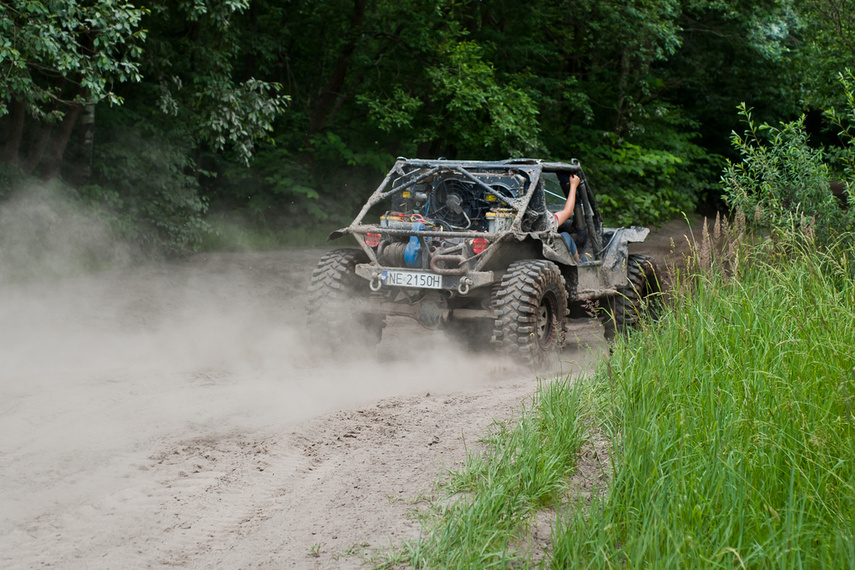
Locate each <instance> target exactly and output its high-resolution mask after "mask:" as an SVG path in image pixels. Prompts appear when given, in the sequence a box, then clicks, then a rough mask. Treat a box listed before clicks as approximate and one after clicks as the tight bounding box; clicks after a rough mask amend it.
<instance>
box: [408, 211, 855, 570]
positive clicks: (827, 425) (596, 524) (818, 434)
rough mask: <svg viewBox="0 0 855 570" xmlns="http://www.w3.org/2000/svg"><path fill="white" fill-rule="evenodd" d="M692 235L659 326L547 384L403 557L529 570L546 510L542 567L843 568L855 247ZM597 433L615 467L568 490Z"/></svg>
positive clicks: (852, 547)
mask: <svg viewBox="0 0 855 570" xmlns="http://www.w3.org/2000/svg"><path fill="white" fill-rule="evenodd" d="M701 233H702V236H699V240H698V244H697V248H696V249H695V250H694V256H693V257H692V259H691V265H690V266H689V267H688V268H683V269H681V270H680V271H679V272H678V277H677V282H676V284H675V286H674V288H673V289H672V290H671V292H670V298H669V303H668V308H667V309H666V311H665V313H664V314H663V315H662V316H661V318H660V319H659V320H658V321H656V322H651V323H647V324H646V325H645V326H643V327H642V328H641V329H640V330H638V331H636V332H634V333H633V334H632V335H631V336H629V337H627V338H623V339H619V340H618V341H617V342H616V344H615V346H614V351H613V353H612V355H611V356H610V357H609V358H608V359H607V360H605V361H604V362H602V363H601V365H600V367H599V368H598V370H597V371H596V373H595V374H594V375H593V376H591V377H588V378H579V379H577V380H576V381H575V382H570V381H569V379H563V380H557V381H555V382H543V383H542V384H541V385H540V389H539V390H538V392H537V394H536V395H535V396H534V402H535V403H536V405H535V406H534V408H533V411H532V413H530V414H526V415H524V416H523V418H522V419H521V420H519V422H518V423H517V424H516V425H515V426H502V427H501V429H498V430H497V431H496V432H495V433H493V434H491V435H490V436H489V437H487V438H486V442H487V443H488V450H487V451H486V452H485V453H484V454H473V455H472V457H471V458H470V459H469V461H468V463H467V464H466V465H465V466H464V467H463V468H462V469H461V470H460V471H458V472H456V473H453V474H451V475H450V476H448V478H447V479H446V480H445V482H444V483H443V484H442V485H441V486H440V493H439V495H438V496H440V497H443V498H441V499H438V500H437V501H436V502H435V504H434V508H435V513H436V516H435V517H428V518H426V519H425V533H424V535H423V537H422V539H421V540H419V541H418V542H417V543H415V544H410V545H407V546H406V552H407V553H408V554H407V556H406V557H405V558H406V560H407V561H408V562H409V563H411V564H413V565H414V566H416V567H425V568H486V567H526V566H536V565H538V564H537V561H538V559H539V557H540V555H539V554H537V553H536V552H534V553H533V552H532V551H531V549H530V548H529V545H528V538H527V537H528V532H529V528H530V525H531V524H533V522H534V520H535V519H534V514H535V511H536V509H548V510H551V511H553V512H554V513H557V522H556V524H555V525H554V528H553V531H552V537H551V545H550V547H549V548H548V549H547V551H546V553H545V554H543V556H544V558H543V559H542V562H541V563H542V564H543V565H544V566H546V567H551V568H586V567H590V568H608V567H630V568H638V567H651V566H654V567H670V568H700V567H704V568H709V567H721V568H733V567H755V568H756V567H774V568H855V445H853V443H855V441H853V438H855V415H853V413H855V351H853V350H852V347H853V346H855V270H853V268H852V266H851V260H852V259H853V258H855V247H853V245H852V242H851V241H847V240H846V239H843V238H845V237H847V236H841V239H839V240H837V241H835V242H834V243H831V244H828V246H827V247H824V248H821V249H818V248H817V246H816V243H815V240H814V238H813V237H812V236H810V235H806V234H804V233H802V232H801V231H798V230H794V231H790V232H787V233H779V234H777V235H776V237H775V238H772V237H769V238H767V239H764V240H761V241H760V242H759V243H754V242H751V240H750V238H749V237H748V236H746V235H744V234H742V235H740V233H741V227H740V226H739V225H735V226H734V227H724V228H723V227H721V226H717V227H716V228H712V229H711V230H710V231H707V228H704V230H703V231H702V232H701ZM547 402H548V403H549V404H544V403H547ZM563 426H567V427H563ZM585 430H587V432H586V431H585ZM595 432H597V433H600V434H604V435H606V436H608V438H609V439H610V441H611V447H610V449H609V455H610V457H611V470H610V473H611V476H610V480H609V482H608V488H607V491H606V492H605V493H604V494H602V495H598V494H596V493H595V494H594V495H593V497H592V498H591V497H587V496H582V495H579V494H577V493H576V490H574V489H572V488H569V487H568V485H567V484H568V481H569V476H570V474H572V473H573V470H574V466H575V462H576V459H577V457H578V456H577V452H578V450H579V449H580V447H581V445H582V443H583V441H584V440H585V439H586V438H588V437H590V436H591V434H592V433H595ZM562 434H567V435H566V436H565V435H562ZM547 472H548V473H549V474H548V475H546V474H545V473H547ZM443 493H445V494H444V495H443Z"/></svg>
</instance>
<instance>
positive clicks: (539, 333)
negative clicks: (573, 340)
mask: <svg viewBox="0 0 855 570" xmlns="http://www.w3.org/2000/svg"><path fill="white" fill-rule="evenodd" d="M555 314H556V301H555V296H554V295H552V294H546V295H544V296H543V298H541V300H540V305H539V306H538V307H537V313H536V314H535V318H536V320H535V329H534V330H535V338H536V339H537V344H538V345H539V346H540V348H541V349H544V350H546V349H549V348H552V345H553V344H555V332H556V331H555Z"/></svg>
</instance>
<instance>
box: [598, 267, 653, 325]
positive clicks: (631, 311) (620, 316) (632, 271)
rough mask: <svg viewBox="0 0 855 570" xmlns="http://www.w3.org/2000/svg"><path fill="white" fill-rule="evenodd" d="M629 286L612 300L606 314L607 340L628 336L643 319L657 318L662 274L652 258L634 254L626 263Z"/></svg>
mask: <svg viewBox="0 0 855 570" xmlns="http://www.w3.org/2000/svg"><path fill="white" fill-rule="evenodd" d="M626 279H627V282H626V284H625V285H624V286H623V287H621V288H620V289H618V294H617V295H615V296H614V297H612V298H611V299H609V303H608V305H607V307H606V310H605V312H604V313H603V315H602V319H603V328H604V333H603V336H605V338H606V340H614V338H615V336H616V335H617V334H626V333H627V332H628V331H629V330H631V329H632V328H633V327H635V326H637V325H638V324H639V323H640V321H641V320H642V319H643V318H653V317H655V316H656V313H657V311H658V306H659V302H660V296H659V292H660V288H659V272H658V269H657V267H656V262H655V261H653V258H652V257H650V256H648V255H640V254H631V255H629V256H628V257H627V260H626Z"/></svg>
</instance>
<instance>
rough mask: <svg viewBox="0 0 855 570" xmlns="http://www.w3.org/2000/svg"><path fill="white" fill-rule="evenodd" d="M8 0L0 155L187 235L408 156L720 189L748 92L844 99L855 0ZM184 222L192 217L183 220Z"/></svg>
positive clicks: (612, 183) (784, 100)
mask: <svg viewBox="0 0 855 570" xmlns="http://www.w3.org/2000/svg"><path fill="white" fill-rule="evenodd" d="M144 6H145V7H143V5H141V4H140V5H137V4H135V3H133V2H128V3H123V2H118V1H114V0H83V1H75V0H52V1H48V0H44V1H23V0H2V1H0V88H2V89H0V162H3V163H6V164H9V165H14V166H15V167H17V168H19V169H21V170H23V171H25V172H27V173H31V174H34V175H39V176H41V177H43V178H55V177H58V176H59V177H62V179H63V180H65V181H66V182H67V183H69V184H71V185H72V186H74V187H76V188H77V189H78V190H79V191H81V192H82V195H84V196H85V197H87V199H89V200H92V201H94V202H100V203H102V204H105V205H106V206H107V207H108V208H110V209H111V210H112V211H114V213H115V214H116V215H117V216H118V217H119V218H120V219H122V220H124V221H123V223H124V224H125V225H126V226H127V227H131V226H133V225H134V224H135V223H136V222H140V221H141V222H142V223H143V227H144V228H147V229H143V230H139V235H140V236H143V235H147V236H151V235H156V236H160V237H157V238H155V241H159V242H163V243H172V245H173V246H174V249H177V250H180V249H184V248H186V247H192V245H193V243H195V240H197V238H198V236H196V235H195V233H194V232H197V231H201V229H203V228H204V214H205V211H206V210H207V208H208V207H209V206H213V207H216V208H218V209H239V210H242V211H245V212H248V213H250V214H251V215H253V216H257V217H258V219H259V220H263V221H265V223H274V224H275V223H276V222H277V220H279V219H282V220H286V219H287V220H288V223H289V224H295V223H304V224H305V223H311V222H317V221H324V220H326V222H327V223H329V224H333V225H334V224H336V223H340V222H342V221H344V220H345V219H346V218H347V217H348V216H349V215H351V214H352V209H353V208H354V206H355V205H356V204H357V203H359V202H361V200H362V199H363V197H364V196H365V195H366V193H367V192H369V191H370V190H371V187H372V186H373V185H374V184H375V183H376V181H377V178H378V176H380V173H382V172H383V171H384V170H386V169H387V168H388V166H389V165H390V164H391V162H392V160H393V158H394V157H395V156H398V155H406V156H412V157H424V158H430V157H438V156H446V157H449V158H485V159H496V158H502V157H508V156H535V157H543V158H551V159H562V160H567V159H570V158H578V159H580V160H582V161H583V162H584V163H585V165H586V167H587V169H588V170H589V171H590V172H591V173H592V177H593V179H594V180H595V184H596V185H597V186H598V189H599V191H600V194H601V195H602V196H603V199H602V200H603V204H602V206H603V210H604V212H605V214H606V216H607V217H609V218H611V220H612V221H613V222H618V223H639V222H651V221H653V222H655V221H663V220H666V219H668V218H669V217H672V216H674V215H677V214H679V212H681V211H690V210H691V209H693V208H694V207H695V206H696V205H697V203H698V201H699V200H702V199H714V198H715V197H716V196H718V194H719V192H720V190H719V186H718V179H719V176H720V172H721V168H722V165H723V157H724V156H726V155H728V153H730V152H731V150H730V147H729V135H730V132H731V131H732V130H733V129H734V128H736V127H737V126H738V124H739V116H738V114H737V106H738V105H739V104H740V103H741V102H743V101H745V102H747V103H748V104H749V105H750V106H752V107H753V109H754V113H755V116H756V117H757V118H758V119H760V120H768V121H778V120H789V119H792V118H794V117H797V116H798V115H799V114H800V113H801V112H805V111H808V112H809V111H811V110H815V111H816V112H819V113H821V112H822V111H825V110H826V109H827V108H829V107H832V106H834V105H838V104H840V103H841V93H842V92H841V91H840V90H839V89H838V88H837V79H836V78H837V75H838V74H839V73H840V72H843V71H844V70H845V69H846V67H847V66H850V65H852V61H853V59H855V49H853V45H852V37H853V35H852V32H853V31H855V30H853V28H855V0H788V1H784V2H781V1H772V0H764V1H761V2H751V3H746V2H738V1H736V0H656V1H653V2H650V1H644V2H641V1H630V2H602V1H599V0H596V1H595V0H533V1H532V2H528V3H525V4H520V3H519V2H515V1H512V0H376V1H372V2H368V1H366V0H270V1H265V2H261V1H260V0H179V1H166V0H155V1H154V2H153V3H147V4H145V5H144ZM176 236H178V237H176Z"/></svg>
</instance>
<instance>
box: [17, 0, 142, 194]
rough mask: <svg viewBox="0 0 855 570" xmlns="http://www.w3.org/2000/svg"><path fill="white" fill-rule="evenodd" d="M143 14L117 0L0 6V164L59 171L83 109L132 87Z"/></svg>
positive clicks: (113, 100) (43, 171)
mask: <svg viewBox="0 0 855 570" xmlns="http://www.w3.org/2000/svg"><path fill="white" fill-rule="evenodd" d="M144 13H145V11H144V9H142V8H136V7H134V6H133V5H131V4H129V3H125V2H121V1H117V0H93V1H89V2H78V1H75V0H44V1H22V0H10V1H2V2H0V127H2V128H0V162H6V163H11V164H14V165H17V166H20V167H21V168H22V169H23V170H24V171H25V172H27V173H32V172H35V171H38V172H39V173H40V174H41V175H42V176H43V177H45V178H52V177H54V176H56V175H57V174H58V172H59V168H60V166H61V162H62V158H63V155H64V153H65V148H66V146H67V144H68V141H69V139H70V137H71V134H72V132H73V129H74V127H75V125H76V124H77V121H78V119H79V118H80V116H81V114H83V113H84V110H88V112H89V113H91V112H92V109H93V107H94V105H95V104H96V103H98V102H100V101H103V100H108V101H110V102H111V103H113V104H117V103H121V98H120V97H118V96H117V95H116V93H115V91H114V86H115V84H116V83H122V82H134V81H139V80H140V71H139V58H140V55H141V45H142V42H143V40H144V39H145V32H144V31H143V30H141V28H140V21H141V19H142V17H143V15H144Z"/></svg>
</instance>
